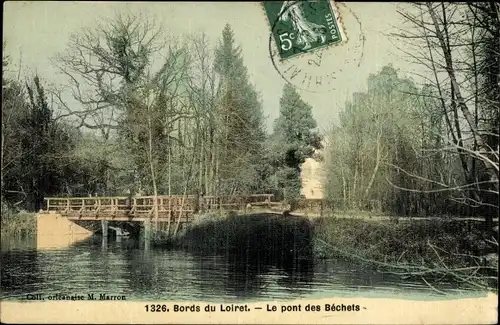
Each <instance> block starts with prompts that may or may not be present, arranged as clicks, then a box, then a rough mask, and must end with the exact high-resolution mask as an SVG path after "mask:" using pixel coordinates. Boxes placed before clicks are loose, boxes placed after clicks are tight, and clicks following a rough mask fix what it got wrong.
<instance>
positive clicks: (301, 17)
mask: <svg viewBox="0 0 500 325" xmlns="http://www.w3.org/2000/svg"><path fill="white" fill-rule="evenodd" d="M263 7H264V10H265V13H266V16H267V19H268V20H269V26H270V28H271V33H270V36H269V53H270V57H271V60H272V64H273V66H274V68H275V69H276V71H277V72H278V73H279V74H280V75H281V77H282V78H283V79H284V80H285V81H287V82H288V83H290V84H292V85H293V86H294V87H296V88H298V89H301V90H306V91H311V92H327V91H331V90H334V89H335V85H336V84H337V82H339V80H341V79H342V78H345V77H349V76H348V74H352V71H353V70H352V68H353V67H358V66H359V65H360V63H361V60H362V58H363V46H364V41H365V38H364V35H363V32H362V27H361V22H360V20H359V19H358V17H357V15H356V14H355V13H354V12H353V11H352V10H351V8H350V6H348V5H346V4H344V3H340V4H339V5H338V6H337V5H336V4H335V3H334V2H333V1H332V0H316V1H270V2H263ZM345 26H347V27H348V28H345ZM346 30H347V34H348V35H349V39H348V38H347V34H346V32H345V31H346Z"/></svg>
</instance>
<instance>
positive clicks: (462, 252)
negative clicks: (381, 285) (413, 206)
mask: <svg viewBox="0 0 500 325" xmlns="http://www.w3.org/2000/svg"><path fill="white" fill-rule="evenodd" d="M314 228H315V243H316V245H315V253H316V256H320V257H335V258H343V259H350V260H353V261H357V262H359V263H361V264H364V265H371V266H374V267H377V268H378V269H379V270H381V271H384V272H389V273H394V274H399V275H401V276H402V277H419V278H422V279H423V280H424V281H425V277H427V276H429V277H432V278H435V277H440V278H451V279H454V280H456V281H459V282H464V283H468V284H469V285H471V286H473V287H479V288H496V286H497V282H498V281H497V277H498V244H495V241H494V240H493V238H491V237H490V236H489V235H486V232H485V229H484V222H482V221H478V220H453V219H451V220H444V219H430V220H405V221H397V220H396V219H394V220H383V221H367V220H363V219H347V218H320V219H316V220H315V225H314ZM497 229H498V228H497Z"/></svg>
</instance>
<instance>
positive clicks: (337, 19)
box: [260, 0, 349, 63]
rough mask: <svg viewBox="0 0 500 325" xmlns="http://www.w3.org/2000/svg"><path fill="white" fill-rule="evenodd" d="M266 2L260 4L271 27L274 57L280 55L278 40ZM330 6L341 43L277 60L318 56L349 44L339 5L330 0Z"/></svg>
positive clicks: (329, 44) (270, 39) (330, 44)
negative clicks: (319, 53)
mask: <svg viewBox="0 0 500 325" xmlns="http://www.w3.org/2000/svg"><path fill="white" fill-rule="evenodd" d="M264 2H265V1H261V2H260V8H261V11H262V13H263V16H264V17H265V19H266V20H267V24H268V26H269V30H270V36H269V42H270V43H272V44H270V46H272V49H273V50H274V51H275V52H272V53H270V54H271V55H273V53H279V49H278V47H277V44H276V40H275V39H274V37H273V34H272V33H273V27H274V26H273V23H272V22H271V21H270V19H269V18H268V17H267V12H266V9H265V7H264ZM297 2H306V1H297ZM328 4H329V6H330V9H331V10H332V12H333V14H334V16H335V22H336V23H337V27H338V29H339V32H340V34H341V39H342V40H341V41H340V42H336V43H328V44H325V45H321V46H317V47H315V48H314V49H312V50H310V51H304V52H301V53H297V54H294V55H292V56H290V57H288V58H286V59H283V58H281V57H280V56H279V55H278V56H277V58H278V60H279V62H280V63H283V62H286V61H287V60H289V59H292V60H293V59H298V58H301V57H304V56H308V55H309V56H310V55H313V54H316V53H318V52H323V51H326V50H328V49H331V48H333V47H337V46H342V45H345V44H346V43H348V42H349V37H348V36H347V34H348V33H347V32H346V29H345V26H344V23H343V20H342V16H341V14H340V11H339V8H338V6H337V3H336V2H335V1H334V0H329V1H328Z"/></svg>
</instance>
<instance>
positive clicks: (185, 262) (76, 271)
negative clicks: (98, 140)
mask: <svg viewBox="0 0 500 325" xmlns="http://www.w3.org/2000/svg"><path fill="white" fill-rule="evenodd" d="M32 247H34V242H33V240H30V239H27V240H23V241H13V240H12V239H10V240H8V239H6V240H4V239H3V240H2V252H1V258H2V259H1V272H2V274H1V293H0V297H1V299H8V300H24V299H25V298H26V295H27V294H35V293H42V294H44V295H49V294H55V293H60V294H66V295H72V294H82V295H85V296H86V295H87V294H89V293H94V294H96V293H97V294H99V293H106V294H110V295H125V296H126V298H127V300H177V301H179V300H191V301H192V300H197V301H214V302H234V300H235V299H236V300H238V301H259V300H289V299H297V298H309V299H311V298H325V297H388V298H411V299H435V298H443V297H442V295H440V294H439V293H437V292H436V291H433V290H432V289H430V288H429V287H428V286H427V285H426V284H425V283H423V282H422V283H421V282H402V280H401V279H400V278H396V277H394V276H389V275H383V274H380V273H377V272H375V271H373V270H366V269H362V268H360V267H358V266H356V265H351V264H349V263H346V262H342V261H338V260H327V261H324V260H323V261H312V260H311V261H301V263H300V265H299V266H297V265H295V264H294V265H282V266H279V267H278V266H276V263H274V265H270V264H269V263H268V264H264V263H261V262H260V261H258V260H251V261H249V260H246V261H245V259H244V258H243V259H242V258H239V259H236V258H234V256H229V255H228V256H216V255H214V256H210V255H202V256H200V255H198V254H193V253H188V252H184V251H172V250H166V249H158V248H153V247H150V248H149V249H145V247H144V244H143V243H141V242H140V241H139V240H133V239H123V240H122V241H121V242H117V241H115V240H112V239H110V240H109V241H108V242H103V240H102V238H100V237H97V236H94V237H91V238H89V239H88V240H85V241H83V242H79V243H77V244H74V245H73V246H71V247H69V248H66V249H60V250H36V249H35V248H32ZM436 287H437V288H439V289H440V290H442V291H444V292H446V293H447V294H449V295H451V296H452V297H457V296H458V297H477V296H484V294H482V293H477V292H470V291H466V290H465V289H461V288H459V287H457V285H456V284H446V283H442V284H436Z"/></svg>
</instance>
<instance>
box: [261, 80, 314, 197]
mask: <svg viewBox="0 0 500 325" xmlns="http://www.w3.org/2000/svg"><path fill="white" fill-rule="evenodd" d="M315 128H316V121H315V120H314V118H313V116H312V107H311V106H310V105H309V104H307V103H306V102H304V101H303V100H302V99H301V98H300V95H299V94H298V93H297V91H296V90H295V88H294V87H293V86H291V85H289V84H286V85H285V87H284V89H283V95H282V97H281V99H280V116H279V117H278V118H277V119H276V121H275V124H274V132H273V134H272V135H271V137H270V139H269V141H268V143H267V147H268V148H269V149H268V156H267V157H266V159H267V161H268V162H269V163H270V164H271V166H273V167H274V173H273V178H274V181H271V182H272V183H274V184H275V186H276V187H277V188H279V189H281V190H280V192H281V193H280V194H281V195H282V196H283V197H284V198H285V199H287V200H296V199H298V198H299V196H300V189H301V182H300V165H301V164H303V163H304V161H305V160H306V158H309V157H312V156H313V154H314V152H315V150H316V149H320V148H321V137H320V136H319V135H318V133H317V132H316V131H315Z"/></svg>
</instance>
